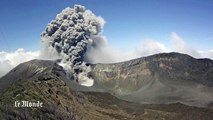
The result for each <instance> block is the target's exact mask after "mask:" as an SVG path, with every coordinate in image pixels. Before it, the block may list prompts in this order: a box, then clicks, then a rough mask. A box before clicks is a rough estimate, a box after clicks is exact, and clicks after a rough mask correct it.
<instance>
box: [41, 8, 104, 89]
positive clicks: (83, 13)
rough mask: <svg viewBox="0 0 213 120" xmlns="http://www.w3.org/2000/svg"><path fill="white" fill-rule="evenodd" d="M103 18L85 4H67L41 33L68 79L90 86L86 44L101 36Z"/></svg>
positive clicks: (91, 43)
mask: <svg viewBox="0 0 213 120" xmlns="http://www.w3.org/2000/svg"><path fill="white" fill-rule="evenodd" d="M104 23H105V22H104V20H103V18H101V17H99V16H98V17H97V16H96V15H94V14H93V13H92V12H91V11H90V10H86V9H85V7H84V6H81V5H75V6H74V8H70V7H67V8H65V9H64V10H63V11H62V12H61V13H59V14H58V15H57V16H56V18H55V20H52V21H51V22H50V23H49V24H48V25H47V27H46V30H45V31H43V32H42V33H41V40H42V42H43V43H44V44H45V45H46V46H47V47H48V50H49V52H56V53H57V55H59V56H60V57H61V58H62V61H61V62H60V63H59V65H61V66H62V67H63V68H64V69H65V70H66V72H67V75H68V77H69V78H70V79H74V80H75V81H77V82H78V83H80V84H81V85H85V86H92V85H93V79H91V78H89V77H88V73H89V72H90V71H91V67H90V66H89V65H88V64H86V62H85V61H84V57H85V54H86V51H87V49H88V48H91V47H92V46H94V45H96V43H97V42H100V41H98V40H96V39H93V38H101V39H102V36H100V35H99V34H100V33H101V31H102V28H103V26H104Z"/></svg>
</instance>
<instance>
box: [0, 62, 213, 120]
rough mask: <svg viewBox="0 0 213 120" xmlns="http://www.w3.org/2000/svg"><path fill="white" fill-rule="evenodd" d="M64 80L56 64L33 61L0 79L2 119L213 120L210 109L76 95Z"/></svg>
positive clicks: (96, 94)
mask: <svg viewBox="0 0 213 120" xmlns="http://www.w3.org/2000/svg"><path fill="white" fill-rule="evenodd" d="M65 76H66V73H65V72H64V71H63V68H62V67H60V66H59V65H57V64H56V62H54V61H43V60H32V61H29V62H26V63H23V64H20V65H19V66H17V67H16V68H14V69H13V70H12V71H10V72H9V73H8V74H7V75H6V76H4V77H2V78H1V79H0V85H2V86H1V90H0V118H1V119H3V120H4V119H5V120H7V119H12V120H13V119H16V120H17V119H18V120H19V119H20V120H24V119H45V120H46V119H51V120H60V119H61V120H62V119H63V120H66V119H67V120H72V119H73V120H78V119H79V120H88V119H89V120H111V119H115V120H116V119H117V120H125V119H132V120H156V119H158V120H161V119H162V120H163V119H164V120H171V119H172V120H179V119H182V120H188V119H193V120H202V119H205V120H211V118H213V111H212V110H211V109H206V108H198V107H191V106H186V105H183V104H181V103H175V104H169V105H163V104H162V105H149V104H146V105H142V104H138V103H132V102H127V101H124V100H120V99H118V98H116V97H114V96H112V95H111V94H110V93H104V92H80V91H75V90H74V89H72V87H71V85H70V84H68V83H69V81H67V80H66V77H65ZM3 83H4V84H3ZM83 88H85V89H86V88H87V87H83ZM75 89H76V88H75ZM87 89H88V88H87ZM87 91H88V90H87ZM17 100H18V101H21V100H28V101H41V102H43V103H44V104H43V107H40V108H17V107H14V103H15V101H17Z"/></svg>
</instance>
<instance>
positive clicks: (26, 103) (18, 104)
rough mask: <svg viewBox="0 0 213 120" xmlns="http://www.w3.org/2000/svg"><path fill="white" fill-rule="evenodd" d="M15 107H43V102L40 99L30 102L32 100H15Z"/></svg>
mask: <svg viewBox="0 0 213 120" xmlns="http://www.w3.org/2000/svg"><path fill="white" fill-rule="evenodd" d="M14 106H15V107H43V102H40V101H36V102H32V101H24V100H22V101H15V104H14Z"/></svg>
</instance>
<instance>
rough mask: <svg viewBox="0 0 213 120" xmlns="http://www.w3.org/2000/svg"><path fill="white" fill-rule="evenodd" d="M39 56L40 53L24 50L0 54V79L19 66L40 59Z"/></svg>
mask: <svg viewBox="0 0 213 120" xmlns="http://www.w3.org/2000/svg"><path fill="white" fill-rule="evenodd" d="M39 56H40V52H39V51H34V52H30V51H28V52H27V51H25V50H24V49H23V48H20V49H17V50H16V51H15V52H4V51H2V52H0V66H1V69H0V77H1V76H3V75H5V74H6V73H7V72H8V71H10V70H11V69H13V68H14V67H15V66H17V65H18V64H20V63H23V62H26V61H29V60H32V59H38V58H39Z"/></svg>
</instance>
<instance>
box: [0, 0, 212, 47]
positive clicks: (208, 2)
mask: <svg viewBox="0 0 213 120" xmlns="http://www.w3.org/2000/svg"><path fill="white" fill-rule="evenodd" d="M74 4H81V5H84V6H85V7H86V8H87V9H90V10H91V11H93V12H94V13H95V14H96V15H98V16H102V17H103V18H104V19H105V21H106V24H105V27H104V32H103V33H102V34H103V35H105V36H106V37H107V39H108V44H110V45H111V46H116V47H117V48H118V49H121V50H123V51H129V50H132V49H135V48H136V47H138V44H141V41H143V40H144V39H147V38H150V39H154V40H155V41H158V42H160V43H163V44H164V45H167V46H169V45H170V44H169V42H170V40H169V39H170V37H169V36H170V34H171V32H175V33H177V34H178V35H180V36H181V37H182V38H184V40H185V42H186V43H187V44H188V45H190V46H191V47H193V48H195V49H198V50H209V49H213V22H212V21H213V14H212V13H213V1H212V0H196V1H195V0H1V1H0V15H1V16H0V51H15V50H16V49H18V48H24V49H26V50H31V51H34V50H38V49H39V47H40V43H39V42H40V33H41V32H42V31H43V30H44V29H45V27H46V25H47V23H49V22H50V21H51V20H52V19H54V18H55V16H56V14H58V13H59V12H61V10H63V9H64V8H65V7H68V6H71V7H73V6H74Z"/></svg>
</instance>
